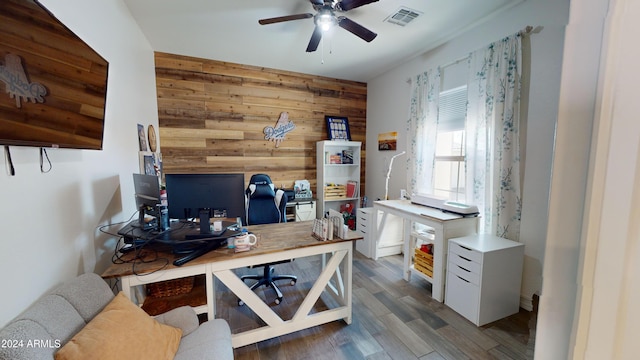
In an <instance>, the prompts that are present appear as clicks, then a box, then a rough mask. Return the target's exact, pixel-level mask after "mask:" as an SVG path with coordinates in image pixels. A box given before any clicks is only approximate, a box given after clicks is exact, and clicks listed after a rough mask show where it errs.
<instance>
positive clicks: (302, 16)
mask: <svg viewBox="0 0 640 360" xmlns="http://www.w3.org/2000/svg"><path fill="white" fill-rule="evenodd" d="M312 17H313V14H309V13H306V14H296V15H287V16H279V17H274V18H268V19H261V20H258V23H260V25H268V24H275V23H279V22H284V21H291V20H301V19H309V18H312Z"/></svg>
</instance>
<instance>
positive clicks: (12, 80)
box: [0, 54, 47, 108]
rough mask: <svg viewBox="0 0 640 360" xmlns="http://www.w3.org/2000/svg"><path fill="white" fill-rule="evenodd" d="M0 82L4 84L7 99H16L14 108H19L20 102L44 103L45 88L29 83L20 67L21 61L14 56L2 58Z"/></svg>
mask: <svg viewBox="0 0 640 360" xmlns="http://www.w3.org/2000/svg"><path fill="white" fill-rule="evenodd" d="M0 80H2V82H4V84H5V88H6V91H7V93H8V94H9V97H10V98H12V99H16V107H17V108H21V107H22V105H21V101H23V100H24V101H27V102H28V101H31V102H33V103H35V102H39V103H43V102H44V96H45V95H47V88H45V87H44V85H42V84H40V83H37V82H33V83H31V82H29V79H28V78H27V73H26V72H25V70H24V67H23V66H22V59H21V58H20V56H18V55H15V54H7V55H6V56H5V57H4V66H3V65H0Z"/></svg>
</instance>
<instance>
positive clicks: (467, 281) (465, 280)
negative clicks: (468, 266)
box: [456, 275, 470, 283]
mask: <svg viewBox="0 0 640 360" xmlns="http://www.w3.org/2000/svg"><path fill="white" fill-rule="evenodd" d="M456 276H458V275H456ZM458 279H460V280H462V281H464V282H466V283H469V282H470V281H469V280H467V279H463V278H461V277H460V276H458Z"/></svg>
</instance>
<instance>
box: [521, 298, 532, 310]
mask: <svg viewBox="0 0 640 360" xmlns="http://www.w3.org/2000/svg"><path fill="white" fill-rule="evenodd" d="M520 307H521V308H523V309H525V310H527V311H533V299H531V298H527V297H525V296H522V295H520Z"/></svg>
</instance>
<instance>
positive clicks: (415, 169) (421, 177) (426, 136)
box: [407, 69, 440, 194]
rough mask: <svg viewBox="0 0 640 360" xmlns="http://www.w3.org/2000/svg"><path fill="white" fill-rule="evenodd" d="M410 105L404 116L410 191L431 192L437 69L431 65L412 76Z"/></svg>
mask: <svg viewBox="0 0 640 360" xmlns="http://www.w3.org/2000/svg"><path fill="white" fill-rule="evenodd" d="M411 87H412V89H411V105H410V110H409V119H408V120H407V134H408V135H409V136H408V137H409V149H408V150H409V154H408V155H409V156H408V157H407V164H408V165H407V166H408V171H407V173H408V174H409V175H410V176H408V178H409V184H408V188H409V193H410V194H416V193H422V194H426V193H432V191H433V168H434V164H435V147H436V135H437V131H438V96H439V94H440V69H431V70H428V71H426V72H424V73H422V74H418V75H417V76H416V77H415V78H413V79H412V80H411Z"/></svg>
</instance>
